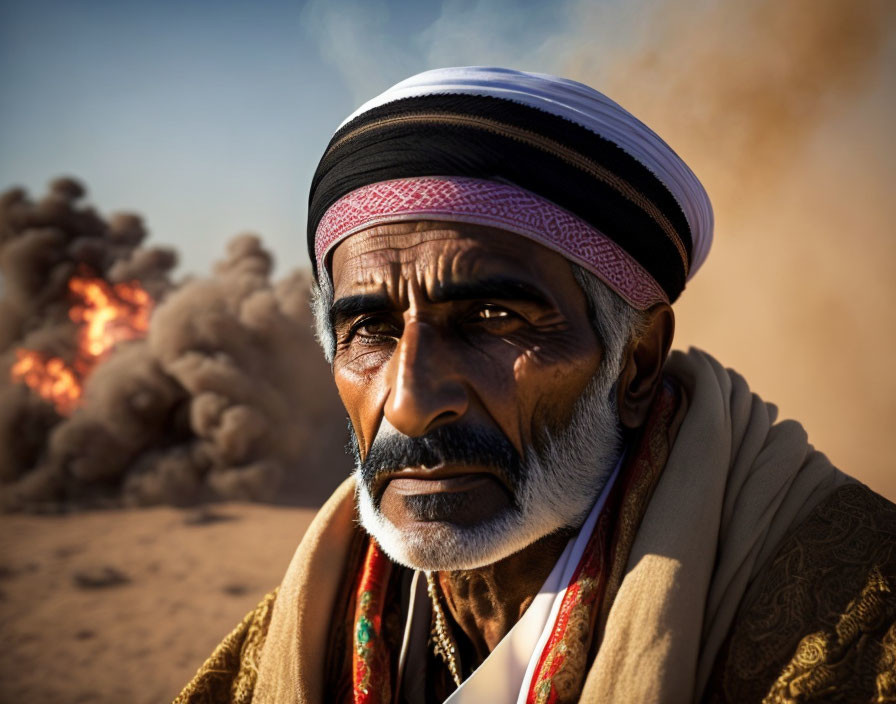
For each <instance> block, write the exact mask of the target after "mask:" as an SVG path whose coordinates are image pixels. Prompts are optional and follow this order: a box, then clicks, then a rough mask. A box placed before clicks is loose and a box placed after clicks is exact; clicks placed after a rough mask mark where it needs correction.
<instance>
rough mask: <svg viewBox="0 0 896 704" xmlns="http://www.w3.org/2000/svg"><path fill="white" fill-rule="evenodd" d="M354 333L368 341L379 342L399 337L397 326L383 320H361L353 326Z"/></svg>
mask: <svg viewBox="0 0 896 704" xmlns="http://www.w3.org/2000/svg"><path fill="white" fill-rule="evenodd" d="M352 333H353V334H354V335H356V336H357V337H359V338H361V339H362V340H366V341H379V340H383V339H385V338H395V337H397V336H398V331H397V330H396V328H395V324H394V323H392V322H391V321H389V320H383V319H381V318H366V319H364V320H359V321H358V322H357V323H355V325H353V326H352Z"/></svg>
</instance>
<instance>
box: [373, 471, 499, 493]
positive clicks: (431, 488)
mask: <svg viewBox="0 0 896 704" xmlns="http://www.w3.org/2000/svg"><path fill="white" fill-rule="evenodd" d="M492 483H495V484H498V485H499V486H500V487H501V488H502V489H504V490H505V491H507V492H508V493H511V491H510V487H508V486H507V483H506V482H505V481H504V480H503V479H502V478H501V477H499V476H498V475H497V474H496V473H495V472H494V471H493V470H490V469H489V470H487V469H485V468H480V467H470V466H461V467H458V466H446V465H443V466H440V467H435V468H429V467H427V468H426V469H422V468H417V467H412V468H407V469H401V470H398V471H396V472H391V473H389V474H385V475H383V476H382V477H380V478H378V479H377V482H376V486H375V487H374V491H373V492H372V493H373V495H374V496H376V497H382V495H383V493H384V492H385V491H386V489H387V488H388V489H389V490H390V491H394V492H396V493H398V494H403V495H405V496H419V495H425V494H448V493H457V492H461V491H472V490H475V489H478V488H481V487H482V486H484V485H486V484H492Z"/></svg>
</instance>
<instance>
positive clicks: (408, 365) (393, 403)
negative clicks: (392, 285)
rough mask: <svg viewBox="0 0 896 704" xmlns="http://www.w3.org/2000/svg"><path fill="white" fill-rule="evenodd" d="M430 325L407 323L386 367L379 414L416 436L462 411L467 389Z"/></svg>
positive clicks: (467, 396)
mask: <svg viewBox="0 0 896 704" xmlns="http://www.w3.org/2000/svg"><path fill="white" fill-rule="evenodd" d="M447 348H448V345H447V344H446V341H445V340H443V339H442V337H441V335H440V333H439V331H438V330H437V329H436V328H435V327H434V326H432V325H430V324H427V323H425V322H420V321H416V320H415V321H410V322H408V323H407V324H406V325H405V327H404V330H403V331H402V335H401V339H400V340H399V341H398V346H397V347H396V349H395V352H394V353H393V354H392V359H391V360H390V361H389V365H388V367H387V370H386V371H387V375H388V379H389V385H390V391H389V397H388V398H387V399H386V405H385V408H384V410H383V414H384V415H385V417H386V420H388V421H389V423H391V424H392V425H393V426H394V427H395V429H396V430H398V431H399V432H401V433H404V434H405V435H408V436H410V437H420V436H421V435H425V434H426V433H428V432H429V431H431V430H433V429H434V428H436V427H438V426H440V425H444V424H445V423H450V422H452V421H454V420H456V419H458V418H460V417H461V416H462V415H463V414H464V413H466V411H467V408H468V406H469V402H470V399H469V392H468V389H467V386H466V385H465V383H464V380H463V377H462V376H461V375H460V374H458V373H457V369H456V364H455V363H453V361H452V358H451V357H452V355H451V354H450V351H449V350H448V349H447Z"/></svg>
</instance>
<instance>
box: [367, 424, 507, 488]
mask: <svg viewBox="0 0 896 704" xmlns="http://www.w3.org/2000/svg"><path fill="white" fill-rule="evenodd" d="M352 445H353V450H354V452H355V457H356V458H359V453H358V451H357V450H358V446H357V439H356V438H355V436H354V434H352ZM442 464H454V465H460V466H465V465H467V466H468V465H481V466H484V467H491V468H494V469H495V470H497V471H498V472H499V473H500V474H502V475H503V477H504V479H505V480H506V481H508V482H511V483H516V482H515V480H516V479H518V478H519V476H520V471H521V470H520V468H521V466H522V458H521V457H520V454H519V452H517V450H516V448H515V447H514V446H513V445H512V444H511V442H510V441H509V440H508V439H507V438H506V437H505V436H504V435H503V434H502V433H500V432H498V431H497V430H492V429H488V428H478V427H470V426H466V427H464V426H457V425H443V426H440V427H438V428H436V429H435V430H433V431H432V432H429V433H427V434H426V435H423V436H420V437H408V436H407V435H400V434H397V433H392V434H389V435H385V436H382V437H378V438H376V439H375V440H374V441H373V444H372V445H371V446H370V452H368V453H367V457H365V458H364V460H363V461H361V462H360V474H361V480H362V481H363V482H364V483H365V484H366V485H367V487H368V488H370V489H372V488H373V486H374V483H375V482H376V480H377V479H378V478H379V477H381V476H382V475H384V474H390V473H392V472H397V471H399V470H401V469H405V468H407V467H437V466H438V465H442Z"/></svg>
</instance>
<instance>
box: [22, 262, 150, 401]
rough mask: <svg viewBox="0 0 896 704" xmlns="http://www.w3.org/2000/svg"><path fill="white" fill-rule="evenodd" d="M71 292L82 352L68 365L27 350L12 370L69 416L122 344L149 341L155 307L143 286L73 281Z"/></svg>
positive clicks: (79, 350)
mask: <svg viewBox="0 0 896 704" xmlns="http://www.w3.org/2000/svg"><path fill="white" fill-rule="evenodd" d="M68 288H69V291H70V292H71V293H72V295H73V296H74V297H75V299H76V300H77V301H78V302H77V303H76V304H75V305H73V306H72V308H71V310H70V311H69V317H70V318H71V319H72V321H73V322H75V323H77V324H78V326H79V327H78V349H77V352H76V353H75V356H74V360H73V361H72V363H71V364H67V363H66V362H65V361H63V360H62V359H60V358H59V357H48V356H47V355H45V354H43V353H41V352H38V351H35V350H27V349H18V350H16V362H15V364H13V366H12V369H11V370H10V375H11V377H12V380H13V381H14V382H21V383H24V384H25V385H26V386H28V387H29V388H31V389H32V390H33V391H35V392H36V393H37V394H38V395H40V396H41V397H42V398H45V399H46V400H48V401H50V402H51V403H52V404H53V405H54V406H55V407H56V410H57V412H59V413H60V414H62V415H68V414H69V413H71V412H72V411H73V410H74V409H75V408H76V407H77V405H78V403H79V402H80V400H81V393H82V391H83V386H84V380H85V379H86V377H87V375H88V374H90V372H91V371H92V370H93V368H94V367H95V366H96V365H97V364H99V363H100V362H101V361H102V360H103V359H104V358H105V357H106V356H107V355H108V353H109V352H110V351H111V350H112V348H114V347H115V345H117V344H118V343H119V342H123V341H124V340H133V339H136V338H139V337H143V336H145V335H146V331H147V330H148V329H149V315H150V313H151V312H152V306H153V301H152V299H151V298H150V297H149V294H148V293H147V292H146V291H144V290H143V289H142V288H141V287H140V285H139V284H137V283H119V284H114V285H113V284H110V283H108V282H107V281H106V280H105V279H100V278H91V277H81V276H77V277H73V278H72V279H71V280H70V281H69V282H68Z"/></svg>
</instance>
